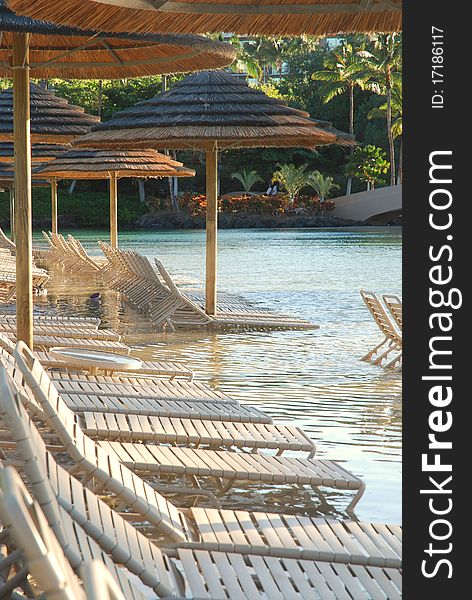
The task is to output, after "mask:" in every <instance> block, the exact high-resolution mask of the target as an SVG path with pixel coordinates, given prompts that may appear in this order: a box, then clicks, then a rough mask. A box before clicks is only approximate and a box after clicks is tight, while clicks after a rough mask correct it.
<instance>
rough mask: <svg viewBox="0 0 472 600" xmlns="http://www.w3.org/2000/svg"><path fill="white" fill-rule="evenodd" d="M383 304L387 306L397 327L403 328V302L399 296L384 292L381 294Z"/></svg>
mask: <svg viewBox="0 0 472 600" xmlns="http://www.w3.org/2000/svg"><path fill="white" fill-rule="evenodd" d="M382 299H383V301H384V302H385V306H386V307H387V308H388V310H389V312H390V314H391V315H392V317H393V320H394V321H395V323H396V325H397V327H398V329H399V330H400V331H402V329H403V304H402V301H401V298H400V297H399V296H396V295H395V294H384V295H383V296H382Z"/></svg>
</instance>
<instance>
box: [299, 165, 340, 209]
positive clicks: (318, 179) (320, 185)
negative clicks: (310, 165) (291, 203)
mask: <svg viewBox="0 0 472 600" xmlns="http://www.w3.org/2000/svg"><path fill="white" fill-rule="evenodd" d="M307 184H308V185H309V186H310V187H312V188H313V189H314V190H315V192H316V193H317V194H318V195H319V197H320V200H321V202H324V201H325V200H326V198H327V197H328V196H329V195H330V193H331V192H332V191H333V190H334V189H337V188H339V185H337V184H336V183H334V180H333V178H332V177H329V175H328V176H324V175H323V174H322V173H320V172H319V171H312V172H311V173H310V174H309V175H308V178H307Z"/></svg>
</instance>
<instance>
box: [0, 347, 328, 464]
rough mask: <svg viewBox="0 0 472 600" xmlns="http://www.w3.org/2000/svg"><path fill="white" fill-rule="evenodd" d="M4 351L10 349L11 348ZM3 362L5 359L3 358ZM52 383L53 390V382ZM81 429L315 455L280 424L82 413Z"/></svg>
mask: <svg viewBox="0 0 472 600" xmlns="http://www.w3.org/2000/svg"><path fill="white" fill-rule="evenodd" d="M0 341H1V340H0ZM8 349H9V350H11V347H9V348H8ZM10 356H11V354H10ZM29 358H30V359H31V357H29ZM6 360H9V358H8V357H6ZM10 362H11V365H12V368H14V367H15V363H14V362H13V360H12V361H10ZM31 368H32V369H33V370H34V369H36V371H37V372H38V373H39V369H38V366H37V365H36V366H35V365H34V363H32V366H31ZM50 375H52V374H51V373H50ZM38 377H41V374H38ZM53 381H54V380H53ZM21 384H22V381H19V385H20V386H21ZM54 384H55V386H56V388H57V383H56V382H54ZM81 426H82V429H83V431H84V433H86V434H87V435H89V436H90V437H93V438H95V439H102V440H120V441H138V442H149V443H150V442H154V443H158V444H179V445H181V444H183V445H188V446H190V445H191V446H195V447H201V446H204V447H210V448H221V447H223V448H247V449H251V450H253V451H258V450H260V449H271V450H276V451H277V454H278V455H282V454H283V452H284V451H285V450H290V451H296V452H307V453H308V456H309V457H310V458H311V457H313V456H314V455H315V452H316V445H315V443H314V442H313V441H312V440H311V439H310V438H309V437H308V436H307V435H306V434H305V433H304V432H303V431H302V430H301V429H300V428H298V427H291V426H288V425H282V424H265V423H261V424H257V423H256V424H254V423H231V422H229V423H227V422H221V421H211V420H210V418H209V419H207V421H201V420H194V419H187V418H179V417H165V416H159V417H148V416H144V415H120V414H118V415H117V414H113V413H112V414H108V413H85V414H84V419H83V420H82V421H81Z"/></svg>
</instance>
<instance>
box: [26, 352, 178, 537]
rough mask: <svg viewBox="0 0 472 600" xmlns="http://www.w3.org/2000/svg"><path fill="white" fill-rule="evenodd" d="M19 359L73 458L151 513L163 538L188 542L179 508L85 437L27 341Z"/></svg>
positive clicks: (137, 508)
mask: <svg viewBox="0 0 472 600" xmlns="http://www.w3.org/2000/svg"><path fill="white" fill-rule="evenodd" d="M15 360H16V364H17V366H18V368H19V370H20V371H21V373H22V374H23V377H24V379H25V382H26V385H27V386H28V387H29V388H30V391H31V392H32V394H33V395H34V397H35V399H36V401H37V403H38V404H39V405H40V407H41V409H42V411H43V413H44V415H45V417H46V419H47V421H48V423H49V425H50V426H51V427H52V428H53V429H54V431H55V432H56V434H57V435H58V437H59V438H60V440H61V442H62V444H64V446H65V447H66V448H67V450H68V452H69V454H70V456H71V458H72V459H73V460H74V461H75V462H76V463H78V464H80V465H81V467H82V468H83V469H84V470H86V471H87V472H89V473H91V474H93V477H95V478H96V479H99V480H100V481H102V482H103V483H104V484H105V485H106V486H107V487H108V488H109V489H110V490H111V491H113V492H114V493H116V494H117V495H119V497H120V498H121V499H122V500H123V501H124V502H126V503H127V504H128V505H129V506H133V507H134V508H135V509H136V511H137V512H140V513H141V514H147V517H148V519H149V521H150V522H152V524H153V525H154V526H155V527H156V528H157V529H158V530H159V532H160V533H161V535H162V536H164V537H168V538H169V539H172V540H176V541H179V540H180V541H181V540H185V539H186V535H185V532H184V527H183V521H184V517H183V515H182V514H181V512H180V511H179V509H178V508H177V507H176V506H175V505H174V504H172V503H171V502H170V501H168V500H166V499H165V498H164V497H163V496H161V494H159V493H158V492H157V491H156V490H154V489H153V488H152V487H151V486H150V485H149V484H147V483H146V482H145V481H143V480H142V479H140V478H139V477H138V476H137V475H136V473H134V472H133V471H131V470H130V469H128V468H127V467H126V466H124V465H122V464H121V463H120V462H119V461H118V460H117V459H116V458H115V457H114V456H110V455H109V454H108V452H106V450H104V449H103V448H102V447H101V446H100V445H98V444H96V443H95V441H94V440H92V439H91V438H89V437H88V436H87V435H85V434H84V432H83V431H82V428H81V425H80V417H79V416H78V415H76V414H75V413H74V412H73V411H72V410H71V409H70V408H69V407H68V406H67V405H66V404H65V402H64V401H63V400H62V398H61V397H60V396H59V393H58V392H57V389H56V387H55V386H54V383H53V382H52V381H51V379H50V378H49V376H48V374H47V372H46V371H45V370H44V368H43V367H42V365H41V363H40V362H39V360H38V359H37V358H36V357H35V356H34V354H33V353H32V352H31V350H30V349H29V348H28V346H26V344H25V343H24V342H21V341H20V342H18V343H17V345H16V349H15Z"/></svg>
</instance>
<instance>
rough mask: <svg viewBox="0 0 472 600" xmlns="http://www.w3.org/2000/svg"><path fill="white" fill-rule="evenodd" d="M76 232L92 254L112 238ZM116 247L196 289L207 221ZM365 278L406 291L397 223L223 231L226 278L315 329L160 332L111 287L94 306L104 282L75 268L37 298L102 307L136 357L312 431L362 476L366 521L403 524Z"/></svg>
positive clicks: (386, 389)
mask: <svg viewBox="0 0 472 600" xmlns="http://www.w3.org/2000/svg"><path fill="white" fill-rule="evenodd" d="M73 233H74V235H76V236H77V237H78V238H79V239H80V240H81V241H82V242H83V243H84V245H85V247H86V248H87V249H89V250H90V251H91V252H92V253H95V254H98V247H97V246H96V244H94V242H95V241H96V240H97V239H106V234H104V232H94V231H81V232H79V233H77V232H73ZM38 239H39V236H38ZM120 245H121V247H123V248H125V249H132V250H136V251H138V252H141V253H142V254H145V255H147V256H149V257H154V256H158V257H159V258H160V259H161V260H162V262H163V263H164V265H165V266H166V267H167V268H168V269H169V270H170V272H171V273H172V275H174V277H175V278H176V279H177V280H178V281H179V282H180V284H181V285H182V286H184V287H188V288H196V287H201V282H202V281H203V274H204V232H203V231H185V230H178V231H165V232H124V233H122V234H121V235H120ZM361 287H365V288H366V289H370V290H374V291H379V292H394V293H401V229H399V228H394V227H385V228H353V229H339V230H332V229H320V230H317V229H304V230H293V229H292V230H276V231H274V230H223V231H220V232H219V288H220V289H221V290H228V291H233V292H238V293H241V294H242V295H244V296H245V297H246V298H248V299H250V300H252V301H253V302H257V303H260V305H261V306H265V307H267V308H272V309H273V310H276V311H279V312H284V313H288V314H292V315H297V316H301V317H304V318H306V319H310V320H312V321H314V322H316V323H318V324H320V326H321V329H320V330H318V331H272V332H266V331H252V332H248V331H239V332H219V333H214V332H212V333H209V332H205V331H182V330H181V331H178V332H177V333H174V334H165V333H160V332H157V331H155V328H153V327H152V326H150V325H149V324H148V323H147V322H146V319H145V318H144V317H143V316H142V315H140V314H139V313H137V312H136V311H134V310H133V309H132V308H130V307H129V306H128V305H127V304H126V302H122V301H121V300H120V299H119V298H118V297H117V295H116V294H114V293H104V294H103V297H102V304H101V305H100V306H92V305H91V304H90V303H89V302H88V296H89V295H90V294H91V293H92V292H94V291H97V290H98V287H97V284H96V283H95V282H94V281H92V280H90V281H84V280H83V279H80V281H79V280H78V279H74V278H56V280H55V282H54V284H53V285H51V286H50V289H49V295H48V298H47V299H45V300H41V301H40V305H41V306H42V307H44V309H49V308H53V307H54V310H57V311H59V312H60V313H62V314H89V315H91V314H98V315H99V316H101V317H102V318H103V319H104V320H105V322H106V323H107V324H109V325H110V326H113V327H114V328H116V329H117V330H118V331H120V332H121V333H123V335H124V336H125V341H127V342H128V343H130V344H131V345H133V346H135V347H136V348H137V352H138V354H139V355H140V356H143V357H146V358H151V357H153V356H154V357H158V358H162V359H165V358H167V359H173V360H178V361H182V362H185V363H186V364H188V365H189V366H190V367H191V368H193V369H194V371H195V372H196V377H197V378H198V379H200V380H203V381H207V382H209V383H210V385H212V386H214V387H215V388H218V389H221V390H223V391H225V392H227V393H229V394H231V395H233V396H234V397H236V398H237V399H238V400H240V401H241V402H247V403H252V404H256V405H258V407H260V408H262V409H263V410H265V411H266V412H268V413H270V414H271V415H272V416H273V417H274V418H275V419H276V420H281V421H286V422H292V423H296V424H297V425H300V426H301V427H303V428H304V429H305V431H306V432H307V433H309V434H310V435H311V436H312V437H313V438H314V439H315V440H316V442H317V445H318V456H319V457H327V458H330V459H334V460H337V461H340V462H342V463H343V465H344V466H345V467H346V468H347V469H349V470H350V471H352V472H353V473H355V474H356V475H358V476H360V477H362V478H363V479H364V480H365V481H366V483H367V490H366V492H365V494H364V496H363V498H362V500H361V502H360V503H359V505H358V506H357V508H356V515H357V516H358V517H359V518H360V519H368V520H374V521H386V522H400V521H401V424H402V423H401V375H400V374H399V373H388V372H385V371H384V370H383V369H381V368H379V367H374V366H372V365H370V364H367V363H364V362H362V361H360V360H359V357H360V356H362V355H363V354H364V353H365V352H367V350H368V349H369V348H370V347H371V346H372V345H374V343H376V341H380V334H379V332H378V330H377V329H376V326H375V324H374V323H373V321H372V319H371V317H370V315H369V313H368V311H367V309H366V308H365V307H364V305H363V303H362V300H361V298H360V296H359V288H361ZM38 308H39V305H38ZM143 344H147V347H146V349H145V350H144V349H143V348H142V346H143ZM256 490H257V492H256ZM351 497H352V494H351V493H345V492H337V491H327V492H326V493H325V494H324V495H323V497H322V498H320V497H318V496H316V495H314V494H313V491H312V490H307V489H305V490H298V489H294V488H289V487H282V488H278V489H277V490H273V489H270V488H266V489H264V490H262V491H261V490H259V489H258V488H257V487H250V486H247V487H244V488H243V489H238V490H236V491H233V492H232V494H231V495H230V496H229V497H228V499H227V500H226V501H225V505H227V506H240V507H243V506H244V507H251V508H263V507H264V506H265V507H266V508H274V509H277V510H280V509H283V510H286V511H289V510H297V511H300V510H302V511H305V512H306V513H308V514H312V515H316V514H320V513H323V514H332V515H334V514H337V515H339V514H344V513H343V511H344V510H345V508H346V506H347V504H348V503H349V500H350V498H351Z"/></svg>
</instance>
